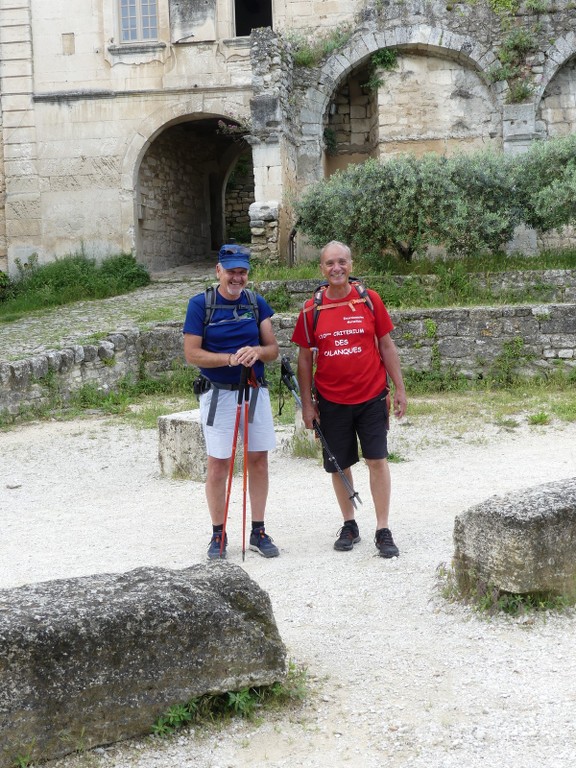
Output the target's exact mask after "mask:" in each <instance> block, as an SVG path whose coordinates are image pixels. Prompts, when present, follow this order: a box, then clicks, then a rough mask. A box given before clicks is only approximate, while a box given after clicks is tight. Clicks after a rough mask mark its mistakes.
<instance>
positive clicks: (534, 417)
mask: <svg viewBox="0 0 576 768" xmlns="http://www.w3.org/2000/svg"><path fill="white" fill-rule="evenodd" d="M550 421H551V417H550V414H549V413H546V411H538V413H532V414H530V416H528V424H530V425H532V426H534V427H540V426H545V425H547V424H550Z"/></svg>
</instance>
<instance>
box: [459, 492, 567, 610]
mask: <svg viewBox="0 0 576 768" xmlns="http://www.w3.org/2000/svg"><path fill="white" fill-rule="evenodd" d="M454 544H455V564H456V569H457V571H462V572H463V573H464V574H472V573H473V574H475V577H477V578H479V579H482V580H483V581H486V582H490V583H492V584H494V585H495V586H496V587H498V588H499V589H501V590H503V591H506V592H516V593H520V594H528V593H536V592H549V593H552V594H557V595H573V594H574V591H575V588H576V478H571V479H569V480H560V481H556V482H552V483H545V484H542V485H537V486H534V487H532V488H528V489H526V490H524V491H520V492H515V493H510V494H507V495H505V496H493V497H491V498H489V499H487V500H486V501H483V502H482V503H481V504H477V505H476V506H474V507H471V508H470V509H468V510H467V511H466V512H464V513H462V514H461V515H458V516H457V517H456V520H455V522H454Z"/></svg>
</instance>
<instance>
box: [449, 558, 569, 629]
mask: <svg viewBox="0 0 576 768" xmlns="http://www.w3.org/2000/svg"><path fill="white" fill-rule="evenodd" d="M436 590H437V592H438V593H439V594H440V595H441V596H442V597H443V598H444V599H445V600H447V601H448V602H449V603H463V604H465V605H467V606H470V607H471V608H472V609H473V610H475V611H476V612H478V613H481V614H487V615H489V616H494V615H497V614H500V613H503V614H506V615H508V616H513V617H518V616H524V615H526V614H528V613H541V612H548V611H559V612H561V611H564V610H566V609H567V608H569V607H570V606H573V605H574V604H575V603H576V596H570V595H555V594H552V593H550V592H533V593H521V594H519V593H515V592H507V591H505V590H502V589H500V588H499V587H497V586H495V585H494V584H491V583H490V582H489V581H486V580H485V579H482V578H480V577H479V576H478V575H477V574H476V573H474V572H473V571H472V572H470V571H466V570H464V569H462V568H460V567H458V566H457V565H456V564H455V563H454V561H453V562H452V564H450V565H447V564H446V563H441V564H440V565H439V566H438V567H437V568H436Z"/></svg>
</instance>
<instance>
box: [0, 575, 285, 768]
mask: <svg viewBox="0 0 576 768" xmlns="http://www.w3.org/2000/svg"><path fill="white" fill-rule="evenodd" d="M285 661H286V651H285V648H284V645H283V643H282V640H281V638H280V636H279V633H278V630H277V627H276V623H275V620H274V615H273V612H272V607H271V604H270V600H269V598H268V595H267V594H266V593H265V592H264V591H263V590H262V589H260V587H259V586H258V585H257V584H256V583H254V582H253V581H252V580H251V579H250V578H249V577H248V575H247V574H246V573H245V572H244V571H243V570H242V569H241V568H240V567H239V566H235V565H232V564H228V563H220V562H217V563H209V564H206V565H195V566H192V567H191V568H185V569H183V570H179V571H172V570H168V569H163V568H139V569H137V570H134V571H130V572H129V573H124V574H101V575H96V576H87V577H83V578H77V579H63V580H57V581H50V582H43V583H39V584H31V585H27V586H24V587H19V588H17V589H9V590H1V591H0V744H1V747H0V768H8V767H9V766H12V765H14V764H15V761H16V758H17V756H18V755H23V754H27V753H28V749H29V747H30V745H33V752H32V759H33V760H34V763H36V762H37V761H38V760H47V759H51V758H55V757H58V756H60V755H64V754H66V753H68V752H71V751H73V750H74V748H75V744H78V743H81V742H82V743H83V744H84V745H85V746H86V747H88V748H91V747H94V746H96V745H98V744H109V743H111V742H115V741H119V740H121V739H126V738H130V737H134V736H137V735H141V734H146V733H149V732H150V728H151V725H152V724H153V723H154V722H155V721H156V720H157V719H158V717H159V716H160V715H161V714H163V713H164V712H165V711H166V709H168V707H170V706H171V705H173V704H176V703H185V702H187V701H189V700H190V699H192V698H194V697H196V696H199V695H202V694H204V693H219V692H226V691H231V690H240V689H242V688H244V687H247V686H253V685H269V684H272V683H274V682H275V681H279V680H282V679H283V677H284V676H285Z"/></svg>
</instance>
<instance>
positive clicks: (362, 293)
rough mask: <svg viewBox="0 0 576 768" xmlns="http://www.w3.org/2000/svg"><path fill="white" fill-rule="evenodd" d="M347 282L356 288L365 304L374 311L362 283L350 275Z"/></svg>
mask: <svg viewBox="0 0 576 768" xmlns="http://www.w3.org/2000/svg"><path fill="white" fill-rule="evenodd" d="M349 282H350V284H351V285H353V286H354V288H355V289H356V291H357V293H358V296H359V297H360V298H361V299H363V300H364V301H365V302H366V306H367V307H369V309H370V311H371V312H374V304H373V303H372V299H371V298H370V294H369V293H368V289H367V288H366V286H365V285H364V283H361V282H360V280H358V278H356V277H350V280H349Z"/></svg>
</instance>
